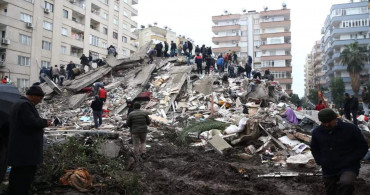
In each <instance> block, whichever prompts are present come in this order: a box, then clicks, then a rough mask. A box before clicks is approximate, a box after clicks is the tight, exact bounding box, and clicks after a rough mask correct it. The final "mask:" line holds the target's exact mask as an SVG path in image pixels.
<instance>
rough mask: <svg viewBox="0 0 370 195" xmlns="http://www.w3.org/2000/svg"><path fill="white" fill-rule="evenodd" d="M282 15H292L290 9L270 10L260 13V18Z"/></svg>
mask: <svg viewBox="0 0 370 195" xmlns="http://www.w3.org/2000/svg"><path fill="white" fill-rule="evenodd" d="M280 15H290V9H280V10H269V11H263V12H260V16H261V17H262V16H280Z"/></svg>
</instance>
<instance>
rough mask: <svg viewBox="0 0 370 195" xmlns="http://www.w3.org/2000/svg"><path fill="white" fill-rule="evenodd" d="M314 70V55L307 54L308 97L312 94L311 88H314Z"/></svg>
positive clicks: (306, 81) (305, 90) (306, 85)
mask: <svg viewBox="0 0 370 195" xmlns="http://www.w3.org/2000/svg"><path fill="white" fill-rule="evenodd" d="M313 72H314V71H313V63H312V55H311V54H307V56H306V60H305V64H304V87H305V89H304V95H305V96H306V97H307V96H308V95H309V94H310V89H313V88H314V77H313Z"/></svg>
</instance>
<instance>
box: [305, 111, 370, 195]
mask: <svg viewBox="0 0 370 195" xmlns="http://www.w3.org/2000/svg"><path fill="white" fill-rule="evenodd" d="M318 118H319V120H320V121H321V125H320V126H318V127H316V128H315V129H314V130H313V132H312V138H311V144H310V147H311V151H312V155H313V157H314V159H315V161H316V164H318V165H321V167H322V174H323V180H324V184H325V190H326V194H333V195H334V194H353V192H354V190H355V187H354V185H353V183H354V181H355V179H356V177H357V176H358V174H359V170H360V166H361V165H360V161H361V159H362V158H363V157H364V156H365V155H366V153H367V151H368V145H367V143H366V141H365V139H364V137H363V135H362V134H361V130H360V129H359V128H358V127H357V126H355V125H353V124H350V123H345V122H343V121H342V120H341V119H337V114H336V113H335V112H334V111H333V110H332V109H330V108H325V109H322V110H320V112H319V114H318Z"/></svg>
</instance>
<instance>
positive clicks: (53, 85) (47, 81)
mask: <svg viewBox="0 0 370 195" xmlns="http://www.w3.org/2000/svg"><path fill="white" fill-rule="evenodd" d="M41 77H42V79H44V80H45V82H46V83H47V85H48V86H49V88H51V89H52V90H53V91H55V92H56V93H58V94H61V93H62V90H61V89H60V88H59V87H58V85H56V84H55V83H54V82H53V81H52V80H51V79H50V78H49V77H48V76H47V75H45V74H44V73H42V74H41ZM44 88H45V87H44ZM46 90H47V92H48V94H50V90H48V89H46Z"/></svg>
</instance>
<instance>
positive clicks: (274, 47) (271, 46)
mask: <svg viewBox="0 0 370 195" xmlns="http://www.w3.org/2000/svg"><path fill="white" fill-rule="evenodd" d="M291 47H292V45H291V44H290V43H283V44H268V45H261V47H260V48H261V50H277V49H285V50H289V49H291Z"/></svg>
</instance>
